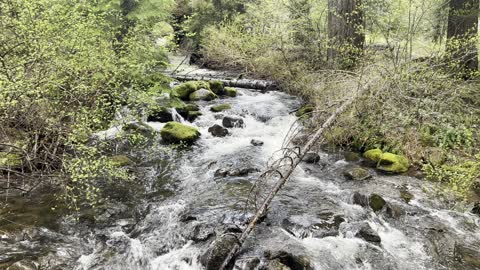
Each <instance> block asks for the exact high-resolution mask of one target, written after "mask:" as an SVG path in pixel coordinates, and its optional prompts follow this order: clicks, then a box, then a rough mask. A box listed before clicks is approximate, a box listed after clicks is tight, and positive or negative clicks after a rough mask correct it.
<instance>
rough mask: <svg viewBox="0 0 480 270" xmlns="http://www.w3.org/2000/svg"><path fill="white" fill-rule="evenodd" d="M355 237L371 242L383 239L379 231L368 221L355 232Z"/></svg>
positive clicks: (378, 241)
mask: <svg viewBox="0 0 480 270" xmlns="http://www.w3.org/2000/svg"><path fill="white" fill-rule="evenodd" d="M355 237H358V238H362V239H363V240H365V241H367V242H370V243H380V242H381V241H382V240H381V238H380V236H378V233H377V232H375V231H374V230H373V229H372V228H371V227H370V225H368V223H364V224H362V226H361V227H360V230H358V232H357V233H356V234H355Z"/></svg>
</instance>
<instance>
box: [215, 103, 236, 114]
mask: <svg viewBox="0 0 480 270" xmlns="http://www.w3.org/2000/svg"><path fill="white" fill-rule="evenodd" d="M231 108H232V106H230V104H221V105H217V106H212V107H211V108H210V111H212V112H221V111H226V110H230V109H231Z"/></svg>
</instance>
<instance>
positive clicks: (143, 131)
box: [123, 122, 155, 137]
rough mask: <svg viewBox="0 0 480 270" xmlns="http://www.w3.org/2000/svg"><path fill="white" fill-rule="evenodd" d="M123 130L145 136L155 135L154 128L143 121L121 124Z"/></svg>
mask: <svg viewBox="0 0 480 270" xmlns="http://www.w3.org/2000/svg"><path fill="white" fill-rule="evenodd" d="M123 130H124V131H126V132H129V133H134V134H140V135H143V136H145V137H151V136H154V135H155V130H154V129H153V128H152V127H151V126H149V125H147V124H145V123H143V122H134V123H128V124H126V125H124V126H123Z"/></svg>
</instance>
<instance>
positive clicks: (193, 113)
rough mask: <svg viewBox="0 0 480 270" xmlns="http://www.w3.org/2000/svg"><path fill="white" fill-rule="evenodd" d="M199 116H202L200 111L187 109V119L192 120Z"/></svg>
mask: <svg viewBox="0 0 480 270" xmlns="http://www.w3.org/2000/svg"><path fill="white" fill-rule="evenodd" d="M200 116H202V112H200V111H188V114H187V120H188V121H190V122H193V121H195V120H196V119H197V118H198V117H200Z"/></svg>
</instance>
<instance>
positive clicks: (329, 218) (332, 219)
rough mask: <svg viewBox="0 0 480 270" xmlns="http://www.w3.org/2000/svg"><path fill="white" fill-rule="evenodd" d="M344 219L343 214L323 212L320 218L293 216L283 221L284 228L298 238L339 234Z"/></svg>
mask: <svg viewBox="0 0 480 270" xmlns="http://www.w3.org/2000/svg"><path fill="white" fill-rule="evenodd" d="M344 221H345V219H344V218H343V217H342V216H341V215H334V213H323V214H322V215H321V217H320V219H318V218H315V219H309V218H308V217H304V216H291V217H288V218H286V219H284V220H283V221H282V228H283V229H284V230H285V231H287V232H288V233H290V234H291V235H293V236H295V237H298V238H306V237H314V238H324V237H328V236H337V235H338V234H339V232H338V230H339V227H340V224H341V223H342V222H344Z"/></svg>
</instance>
